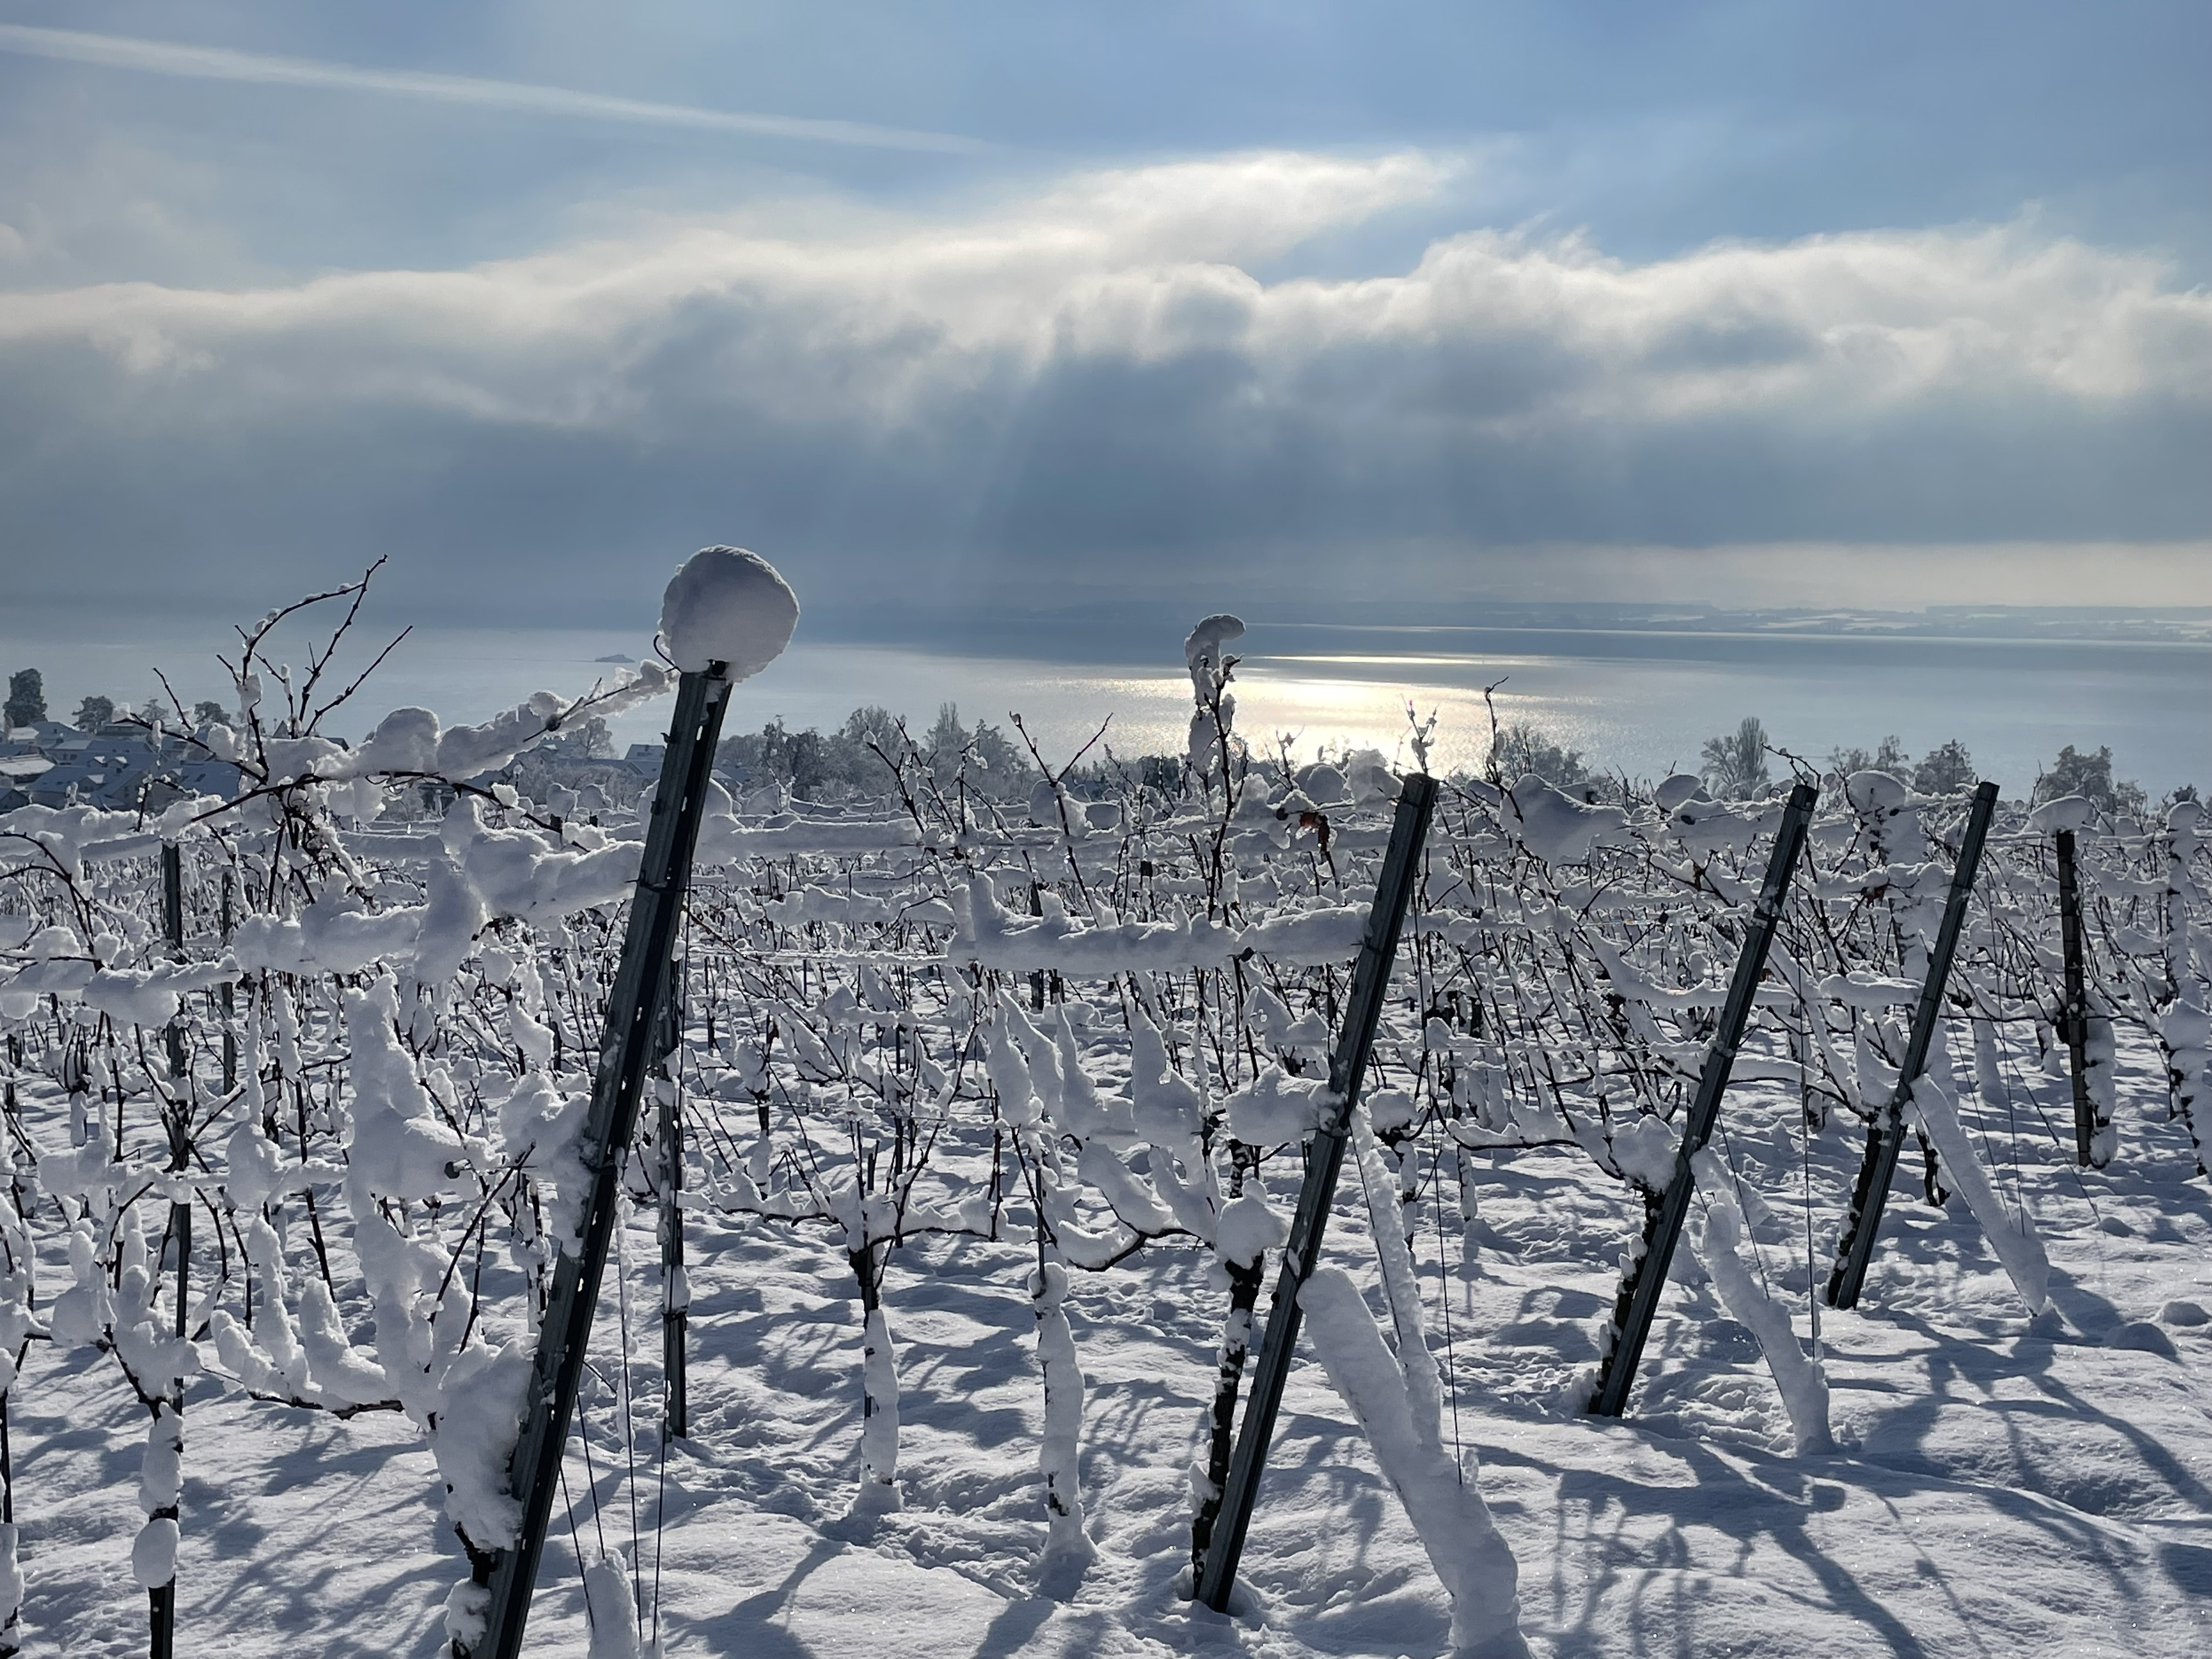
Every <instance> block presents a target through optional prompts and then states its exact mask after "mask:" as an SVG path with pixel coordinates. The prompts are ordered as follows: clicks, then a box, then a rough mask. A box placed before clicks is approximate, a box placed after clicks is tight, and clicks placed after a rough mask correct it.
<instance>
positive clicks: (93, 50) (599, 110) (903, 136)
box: [0, 23, 1000, 155]
mask: <svg viewBox="0 0 2212 1659" xmlns="http://www.w3.org/2000/svg"><path fill="white" fill-rule="evenodd" d="M0 52H18V53H21V54H23V55H25V56H27V57H33V58H61V59H64V60H65V61H67V62H70V63H76V64H100V65H101V66H103V67H105V68H108V69H125V70H140V71H142V72H143V73H145V74H149V75H173V76H184V77H185V78H187V79H190V80H196V81H240V82H251V83H255V84H258V85H263V86H283V87H330V88H337V89H340V90H343V91H348V92H373V93H383V94H386V95H388V96H391V97H396V98H422V99H428V100H433V101H435V102H438V103H447V104H472V105H475V106H477V107H479V108H483V109H507V110H516V111H520V112H529V113H532V114H539V115H564V116H572V117H580V118H583V119H586V120H596V121H629V122H635V123H639V124H641V125H648V126H663V127H689V128H691V129H694V130H696V131H702V132H741V133H745V134H748V135H750V136H752V137H765V138H798V139H802V140H808V141H811V142H813V143H824V144H854V145H860V146H863V147H866V148H868V149H910V150H933V151H938V152H940V153H943V154H945V155H982V154H986V153H987V152H990V151H993V150H996V149H999V148H1000V147H999V146H998V145H996V144H991V143H985V142H983V141H982V140H981V139H977V138H963V137H957V135H955V134H951V133H945V132H916V131H909V130H908V129H906V128H902V127H878V126H872V125H868V124H867V123H866V122H862V121H821V120H809V119H807V118H804V117H800V116H793V115H760V114H755V113H753V112H749V111H742V110H719V109H699V108H696V107H695V106H690V105H688V104H656V103H650V102H647V101H645V100H640V99H635V98H612V97H609V96H606V95H605V94H600V93H596V92H576V91H573V90H571V89H570V88H566V87H540V86H532V85H529V84H527V83H526V82H517V81H488V80H483V79H481V78H479V77H477V76H471V75H441V74H437V73H435V72H434V71H430V70H370V69H357V68H355V67H354V66H353V65H351V64H331V63H325V62H321V61H319V60H317V59H315V58H278V57H271V56H267V55H264V54H262V53H259V52H233V51H230V50H228V48H225V47H222V46H182V45H179V44H178V43H176V42H174V41H168V40H132V39H129V38H127V37H125V36H120V35H112V34H88V33H82V32H81V31H79V30H76V29H49V28H37V27H32V26H31V25H28V24H23V23H0Z"/></svg>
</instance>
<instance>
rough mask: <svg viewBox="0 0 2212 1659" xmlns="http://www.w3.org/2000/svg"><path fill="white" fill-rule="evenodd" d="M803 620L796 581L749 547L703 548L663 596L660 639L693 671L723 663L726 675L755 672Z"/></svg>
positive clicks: (683, 668) (680, 665) (779, 651)
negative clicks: (795, 592) (791, 582)
mask: <svg viewBox="0 0 2212 1659" xmlns="http://www.w3.org/2000/svg"><path fill="white" fill-rule="evenodd" d="M798 623H799V601H798V599H795V598H793V595H792V592H791V587H790V585H789V584H788V583H787V582H786V581H785V580H783V578H782V577H781V575H779V574H776V568H775V566H774V565H772V564H770V563H769V562H768V561H767V560H766V559H763V557H761V556H760V555H759V554H757V553H748V552H747V551H745V550H744V549H743V548H742V547H708V548H702V549H701V550H699V551H698V552H696V553H694V554H693V555H692V556H690V558H689V559H687V560H685V561H684V568H682V569H681V570H678V572H677V573H676V575H675V579H674V580H671V582H670V583H669V584H668V592H666V593H665V595H663V596H662V599H661V601H660V638H661V643H662V644H663V646H665V647H666V649H667V652H668V656H669V659H670V660H671V662H673V663H674V664H675V665H676V666H677V668H678V671H681V672H683V673H686V674H703V673H705V672H706V671H707V670H708V666H709V665H711V664H714V663H720V664H721V665H723V667H722V676H721V677H722V678H724V679H727V680H743V679H750V678H752V677H753V676H754V675H755V674H757V673H759V672H760V671H761V670H762V669H763V668H765V667H767V666H768V665H769V664H770V663H772V662H774V661H775V659H777V658H778V657H780V656H781V655H782V654H783V647H785V646H787V645H788V644H790V643H791V630H792V629H793V628H795V627H796V626H798Z"/></svg>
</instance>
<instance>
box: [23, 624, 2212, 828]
mask: <svg viewBox="0 0 2212 1659" xmlns="http://www.w3.org/2000/svg"><path fill="white" fill-rule="evenodd" d="M223 643H224V640H223V636H222V632H221V630H219V629H214V628H212V627H210V628H209V629H207V630H206V632H205V635H204V637H202V636H200V635H198V634H197V632H186V631H185V630H181V629H179V630H155V629H143V628H142V629H134V630H131V631H130V632H123V631H111V632H110V633H109V635H108V636H107V637H106V638H103V639H92V640H85V641H80V642H77V643H74V644H66V645H64V644H57V643H56V635H55V634H54V633H52V632H49V633H46V634H43V635H39V636H37V637H33V636H30V635H29V634H28V633H27V631H21V630H18V629H10V628H9V627H7V625H6V623H4V622H0V671H5V670H8V669H12V668H15V667H19V666H23V665H37V666H39V667H40V668H41V669H42V670H43V671H45V673H46V681H47V685H48V696H49V702H51V703H52V705H53V707H54V709H55V711H56V712H57V713H58V714H63V715H64V716H66V714H68V713H69V712H70V711H71V710H73V709H74V708H75V707H76V700H77V699H78V698H79V697H80V696H83V695H84V694H85V693H87V692H89V691H95V690H97V691H100V692H102V693H104V694H106V695H107V696H114V697H118V698H121V699H125V700H128V701H131V702H140V701H143V699H145V698H146V697H149V696H153V695H155V692H156V691H157V690H158V687H157V686H156V685H155V683H154V680H153V676H152V671H151V670H152V666H153V665H155V664H156V663H158V664H159V665H161V666H162V667H163V668H165V669H166V670H167V671H169V673H170V675H171V678H172V679H173V681H174V682H175V684H176V686H177V690H179V693H180V694H181V695H183V696H185V698H186V699H187V700H188V701H190V700H192V699H196V698H198V697H203V696H206V697H216V698H221V697H223V696H225V695H226V690H227V688H226V687H225V685H224V684H223V682H222V678H221V674H220V671H219V670H217V669H216V667H215V666H214V664H213V661H212V656H213V653H215V652H216V650H218V649H220V648H222V645H223ZM1241 643H1243V644H1244V645H1246V646H1248V647H1250V654H1249V655H1248V656H1247V657H1246V659H1245V660H1244V663H1243V666H1241V667H1240V668H1239V669H1238V671H1237V695H1238V700H1239V713H1238V725H1239V726H1240V728H1241V729H1242V730H1243V732H1245V733H1246V735H1247V736H1248V737H1249V738H1253V739H1255V741H1264V742H1267V744H1269V746H1270V747H1272V746H1273V738H1275V737H1276V735H1277V734H1279V733H1282V734H1287V735H1288V736H1290V738H1291V739H1292V742H1293V744H1294V747H1295V748H1296V749H1297V751H1298V752H1299V753H1300V754H1302V755H1310V754H1311V753H1312V752H1313V751H1314V750H1315V749H1316V747H1317V746H1319V745H1320V744H1329V745H1331V746H1337V745H1342V744H1348V743H1365V744H1375V745H1376V746H1377V747H1379V748H1381V749H1383V750H1384V751H1385V752H1386V753H1387V752H1392V751H1402V750H1403V747H1404V739H1405V735H1406V730H1407V722H1406V705H1407V702H1408V701H1411V702H1413V704H1414V705H1415V706H1416V707H1418V708H1419V710H1420V712H1421V714H1423V715H1424V716H1426V715H1427V714H1429V713H1430V712H1431V711H1432V710H1433V711H1434V712H1436V713H1437V714H1438V716H1439V724H1438V727H1437V750H1438V753H1439V755H1440V757H1441V758H1442V760H1443V763H1446V764H1457V763H1464V762H1469V761H1472V760H1474V759H1476V758H1477V757H1479V756H1480V753H1481V751H1482V749H1483V747H1484V746H1485V744H1486V740H1487V733H1488V730H1489V726H1488V716H1487V715H1486V713H1485V711H1484V708H1483V702H1482V695H1481V688H1482V687H1483V686H1484V685H1485V684H1492V683H1494V682H1497V681H1498V680H1501V679H1502V680H1503V681H1504V684H1503V685H1502V686H1500V687H1499V689H1498V693H1497V707H1498V717H1499V718H1500V719H1501V720H1505V721H1508V722H1511V721H1516V720H1528V721H1530V722H1532V723H1534V725H1536V726H1540V727H1541V728H1543V729H1544V730H1545V731H1546V732H1547V733H1550V734H1551V735H1552V736H1553V738H1555V739H1556V740H1558V741H1561V742H1564V743H1565V744H1569V745H1571V746H1572V747H1575V748H1578V749H1580V750H1583V753H1584V755H1585V756H1586V757H1588V758H1589V759H1590V760H1592V761H1593V762H1595V763H1603V764H1605V765H1607V766H1608V767H1611V768H1614V769H1626V770H1627V771H1628V772H1629V773H1630V774H1632V775H1638V776H1644V777H1656V776H1660V775H1664V774H1665V773H1666V772H1668V771H1669V770H1672V769H1675V768H1677V767H1679V766H1685V765H1690V764H1692V763H1694V762H1695V760H1696V758H1697V755H1698V750H1699V746H1700V744H1702V742H1703V741H1704V739H1705V738H1707V737H1710V736H1711V735H1712V734H1714V733H1715V732H1721V731H1723V730H1732V729H1733V728H1734V727H1735V724H1736V722H1737V721H1738V720H1741V718H1742V717H1743V716H1744V715H1746V714H1757V715H1758V716H1759V717H1760V719H1762V720H1765V723H1766V726H1767V730H1768V732H1769V733H1770V734H1771V738H1773V740H1774V741H1776V742H1778V743H1781V744H1784V745H1785V746H1787V747H1790V748H1791V749H1793V750H1799V751H1801V752H1803V753H1806V754H1808V755H1812V756H1815V757H1822V756H1825V755H1826V753H1827V752H1828V750H1830V749H1831V748H1832V747H1833V746H1834V745H1837V744H1863V745H1864V746H1866V747H1869V748H1871V747H1873V746H1874V744H1875V742H1876V741H1877V740H1878V739H1879V738H1881V737H1882V736H1883V735H1884V734H1885V733H1891V732H1893V733H1895V734H1896V735H1897V736H1898V737H1899V738H1902V739H1903V741H1904V743H1905V746H1906V747H1907V749H1909V750H1911V752H1912V753H1914V754H1915V755H1917V754H1920V753H1922V752H1923V751H1924V750H1927V749H1929V748H1931V747H1933V746H1934V745H1935V744H1938V743H1941V742H1942V741H1943V740H1945V739H1946V738H1960V740H1962V741H1963V742H1965V744H1966V746H1967V747H1968V748H1969V749H1970V750H1972V752H1973V755H1974V758H1975V760H1976V762H1977V763H1978V765H1979V766H1980V768H1981V769H1982V770H1983V772H1984V775H1990V776H1994V777H1996V778H1997V779H1999V780H2000V781H2002V782H2003V783H2004V784H2005V785H2006V786H2007V787H2008V788H2014V789H2018V788H2023V787H2025V786H2026V785H2027V783H2028V782H2029V781H2031V780H2032V779H2033V776H2034V775H2035V772H2036V769H2037V765H2038V763H2039V762H2042V761H2047V760H2048V759H2050V757H2052V756H2053V755H2055V754H2056V753H2057V750H2058V748H2059V746H2060V745H2061V744H2066V743H2072V744H2076V745H2077V746H2083V747H2091V748H2093V747H2095V746H2096V745H2099V744H2110V745H2111V746H2112V753H2113V759H2114V764H2115V769H2116V770H2117V772H2118V775H2121V776H2124V777H2127V776H2132V777H2136V778H2138V779H2140V780H2141V781H2142V782H2143V783H2144V784H2145V785H2146V786H2147V787H2149V788H2150V789H2151V791H2152V793H2154V794H2156V793H2160V792H2161V791H2163V790H2164V789H2166V788H2167V787H2171V786H2172V785H2173V784H2175V783H2179V782H2182V781H2196V782H2197V783H2199V784H2206V783H2212V724H2208V719H2207V714H2208V711H2212V647H2203V646H2192V645H2163V644H2106V643H2101V642H2100V643H2072V642H2054V641H2034V642H2033V643H2028V642H2012V641H1925V640H1910V641H1906V640H1879V639H1852V638H1836V637H1820V636H1792V637H1779V638H1778V637H1775V636H1771V635H1687V636H1686V635H1655V634H1650V633H1620V634H1599V633H1573V634H1568V633H1556V632H1554V633H1537V632H1532V631H1526V630H1505V629H1498V630H1473V629H1453V630H1437V631H1435V632H1415V633H1401V634H1383V633H1381V632H1379V631H1377V630H1371V629H1370V630H1355V629H1333V628H1327V627H1315V626H1297V627H1292V626H1287V625H1286V626H1280V627H1269V626H1267V625H1265V624H1255V626H1254V628H1253V629H1252V631H1251V632H1250V633H1249V635H1247V636H1246V638H1245V639H1244V640H1243V641H1241ZM642 644H643V641H641V639H639V638H638V637H637V636H636V635H634V634H629V633H617V632H612V631H608V632H599V631H591V630H578V631H555V630H533V631H528V632H512V633H505V632H492V631H486V630H435V629H434V630H425V631H422V632H418V633H417V634H416V635H415V636H414V637H412V638H410V640H408V641H406V642H405V643H404V645H402V646H401V647H400V648H399V649H398V652H396V653H394V654H393V656H392V659H391V660H390V661H388V662H387V663H386V665H384V666H383V667H382V668H381V669H380V670H379V671H378V672H377V674H376V676H375V678H374V679H373V680H372V681H371V682H370V684H369V686H368V688H366V689H365V690H363V692H362V695H361V696H360V698H359V699H358V700H357V705H358V707H359V708H360V709H361V713H360V714H358V715H357V716H356V717H355V718H353V719H350V720H349V719H346V718H344V717H343V716H340V717H338V718H337V719H336V720H334V722H333V725H334V728H335V729H336V730H337V731H339V732H344V733H347V734H348V735H358V733H359V732H361V731H362V730H363V729H365V727H366V726H367V725H368V724H369V723H370V720H371V717H373V716H374V714H378V713H380V712H381V711H382V710H384V709H386V708H393V707H396V706H398V705H399V704H402V703H408V702H420V703H422V704H424V705H426V706H428V707H430V708H436V709H438V710H439V711H440V712H441V714H444V715H446V716H447V718H448V719H456V718H458V719H481V718H483V717H484V716H486V715H489V714H491V713H493V712H494V711H495V710H496V709H498V708H501V707H504V706H507V705H508V704H511V703H513V702H516V701H518V700H519V699H520V697H521V696H523V695H525V694H526V693H527V692H529V691H531V690H536V689H538V687H540V686H545V687H550V688H551V689H553V690H561V691H577V690H582V689H584V688H585V687H587V686H588V685H589V684H591V682H592V679H593V678H594V677H595V676H597V675H599V674H604V673H607V672H610V671H611V670H610V669H608V668H606V667H604V666H601V665H596V664H595V663H594V661H593V659H595V658H597V657H599V656H601V655H603V654H606V653H612V652H616V651H620V650H624V649H628V650H631V651H635V650H637V649H639V648H640V647H641V645H642ZM1179 655H1180V651H1179V641H1169V642H1167V648H1166V650H1165V651H1164V653H1163V656H1164V660H1163V661H1161V662H1159V663H1154V664H1134V665H1124V666H1112V665H1097V664H1083V665H1062V664H1053V663H1044V662H1034V661H1030V662H1024V661H1009V660H1000V659H983V658H974V657H952V656H939V655H933V654H932V653H927V652H921V651H914V650H904V649H894V648H889V647H873V646H842V645H811V644H806V643H804V642H802V643H799V644H795V645H794V646H793V647H792V649H791V650H790V652H789V653H787V655H786V656H785V657H784V658H783V659H781V661H779V662H778V663H776V664H775V665H774V666H773V667H771V668H770V669H769V671H767V672H766V673H764V674H763V675H762V676H760V677H759V678H757V679H755V680H751V681H749V682H747V683H746V684H744V685H742V686H740V687H739V688H738V693H737V702H736V703H735V705H734V707H733V708H732V714H731V722H732V726H746V727H757V726H759V725H760V724H762V723H763V722H764V721H766V720H769V719H770V718H771V717H781V719H782V720H785V721H786V722H787V724H790V725H793V726H824V727H827V726H834V725H836V723H838V722H839V721H841V720H842V719H843V718H844V716H845V714H846V713H847V712H848V710H850V709H851V708H854V706H855V705H856V704H860V703H864V702H866V703H881V704H884V705H885V706H887V707H889V708H892V709H894V710H896V711H898V712H901V713H903V714H908V715H909V716H910V717H912V718H913V719H914V720H915V721H916V722H917V723H918V724H919V725H921V726H927V724H928V723H929V721H930V720H932V719H933V717H934V715H935V714H936V710H937V706H938V704H939V702H957V704H958V705H959V707H960V709H961V713H962V714H963V718H965V719H966V720H969V721H970V722H971V723H972V722H973V721H974V720H976V719H977V718H978V717H981V718H984V719H988V720H997V721H1000V722H1003V721H1004V720H1006V716H1007V714H1009V713H1010V712H1012V711H1016V710H1018V711H1019V712H1020V713H1021V714H1023V716H1024V719H1025V720H1027V721H1028V723H1029V725H1030V729H1031V731H1032V732H1035V733H1036V736H1037V738H1038V739H1039V741H1040V743H1041V744H1043V746H1044V747H1045V749H1046V750H1047V753H1048V757H1054V758H1057V757H1061V756H1064V755H1065V754H1066V753H1067V752H1069V751H1070V750H1073V747H1074V746H1075V745H1077V744H1080V743H1081V742H1082V741H1083V740H1084V739H1085V738H1088V737H1089V736H1090V735H1091V732H1094V731H1095V730H1096V729H1097V726H1098V724H1099V722H1100V721H1101V720H1104V719H1105V718H1106V716H1107V715H1109V714H1111V715H1112V717H1113V723H1112V726H1110V728H1109V733H1108V739H1107V740H1108V742H1109V743H1110V744H1111V745H1112V746H1113V748H1114V749H1115V751H1116V752H1118V753H1121V754H1123V755H1133V754H1141V753H1146V752H1161V751H1173V750H1179V749H1180V748H1181V747H1182V734H1183V731H1184V728H1185V726H1186V723H1187V722H1188V718H1189V708H1190V703H1189V696H1190V693H1189V683H1188V680H1187V678H1185V677H1184V675H1183V674H1182V671H1181V666H1180V662H1179V660H1178V659H1179ZM663 718H665V714H661V713H659V712H657V711H656V710H654V709H653V708H648V709H647V710H646V711H644V712H643V713H641V714H633V715H631V716H629V718H628V719H626V720H624V721H623V722H622V724H621V728H620V730H619V732H618V733H617V735H618V737H620V738H622V739H623V740H625V741H631V740H643V739H648V738H652V737H653V736H655V735H656V734H657V726H658V722H659V720H661V719H663Z"/></svg>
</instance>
